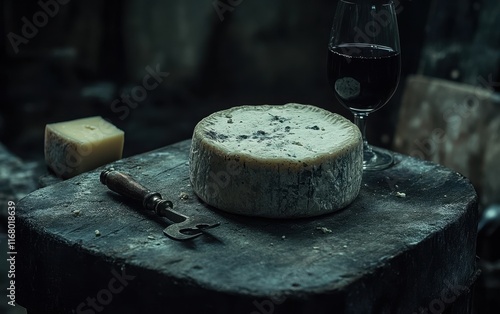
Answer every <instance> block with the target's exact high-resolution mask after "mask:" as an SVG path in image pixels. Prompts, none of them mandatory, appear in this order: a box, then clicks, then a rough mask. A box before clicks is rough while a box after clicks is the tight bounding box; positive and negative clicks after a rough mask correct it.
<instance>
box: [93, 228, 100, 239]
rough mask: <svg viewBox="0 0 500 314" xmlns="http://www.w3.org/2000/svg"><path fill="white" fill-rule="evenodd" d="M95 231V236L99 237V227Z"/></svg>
mask: <svg viewBox="0 0 500 314" xmlns="http://www.w3.org/2000/svg"><path fill="white" fill-rule="evenodd" d="M94 233H95V236H96V237H98V236H100V235H101V232H100V231H99V230H97V229H96V230H95V231H94Z"/></svg>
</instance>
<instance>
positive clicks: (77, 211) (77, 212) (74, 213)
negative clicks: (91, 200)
mask: <svg viewBox="0 0 500 314" xmlns="http://www.w3.org/2000/svg"><path fill="white" fill-rule="evenodd" d="M72 213H73V216H75V217H78V216H80V214H81V213H82V211H81V210H79V209H75V210H74V211H72Z"/></svg>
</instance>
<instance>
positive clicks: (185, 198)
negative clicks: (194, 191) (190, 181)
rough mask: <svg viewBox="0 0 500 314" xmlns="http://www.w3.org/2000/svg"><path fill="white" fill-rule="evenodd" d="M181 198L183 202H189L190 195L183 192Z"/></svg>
mask: <svg viewBox="0 0 500 314" xmlns="http://www.w3.org/2000/svg"><path fill="white" fill-rule="evenodd" d="M179 198H180V199H181V200H187V199H188V198H189V195H188V194H187V193H186V192H181V194H179Z"/></svg>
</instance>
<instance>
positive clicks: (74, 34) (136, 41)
mask: <svg viewBox="0 0 500 314" xmlns="http://www.w3.org/2000/svg"><path fill="white" fill-rule="evenodd" d="M49 2H51V1H49ZM62 2H64V1H62ZM51 3H52V2H51ZM53 3H56V4H57V6H50V7H48V8H49V11H52V12H56V11H57V12H56V13H54V14H52V15H53V17H50V16H49V17H48V19H46V21H44V19H43V16H42V17H40V12H43V7H41V6H40V5H39V4H38V3H37V1H14V0H5V1H4V2H3V4H2V8H1V9H2V11H3V12H2V13H3V14H2V16H3V17H4V23H3V24H2V27H3V31H4V32H3V33H4V34H7V36H4V37H3V38H2V40H3V47H4V49H3V50H2V63H3V67H4V73H6V74H7V75H6V77H7V83H6V84H2V86H3V95H4V98H3V101H2V104H1V107H0V142H3V143H4V144H5V145H6V146H7V147H8V148H9V149H11V150H12V151H13V152H15V153H16V154H18V155H19V156H21V157H23V158H26V159H40V158H42V157H43V156H42V152H43V140H42V139H43V128H44V126H45V124H46V123H50V122H55V121H63V120H68V119H74V118H79V117H84V116H89V115H102V116H104V117H106V118H107V119H110V120H111V121H112V122H113V123H115V124H116V125H117V126H119V127H120V128H123V129H124V130H125V131H126V144H125V155H126V156H129V155H132V154H136V153H139V152H143V151H148V150H151V149H154V148H157V147H161V146H163V145H167V144H169V143H172V142H176V141H179V140H182V139H186V138H189V137H190V136H191V132H192V129H193V127H194V125H195V124H196V123H197V122H198V121H199V120H200V119H201V118H203V117H204V116H206V115H208V114H209V113H211V112H214V111H216V110H220V109H222V108H228V107H231V106H235V105H240V104H267V103H270V104H282V103H287V102H299V103H309V104H314V105H317V106H320V107H323V108H326V109H329V110H331V111H334V112H338V113H341V114H343V115H344V116H346V117H349V118H351V115H350V113H349V112H348V111H347V110H345V109H344V108H342V107H341V106H340V104H338V103H337V102H336V101H335V99H334V96H333V93H332V91H331V90H330V89H329V87H328V86H327V81H326V52H327V48H326V47H327V42H328V37H329V33H330V28H331V23H332V19H333V15H334V10H335V7H336V1H326V0H322V1H314V2H308V1H299V0H291V1H290V0H288V1H285V0H276V1H264V0H258V1H255V0H253V1H248V0H247V1H231V2H227V1H220V2H219V4H220V3H227V4H230V3H233V5H235V4H236V5H235V6H230V7H227V10H226V11H224V9H223V7H221V6H220V5H219V6H217V7H218V8H219V12H217V10H216V9H215V4H217V2H216V1H213V0H205V1H201V0H169V1H160V0H154V1H153V0H152V1H140V0H128V1H117V0H111V1H95V0H90V1H76V0H75V1H69V2H68V3H67V4H64V5H63V4H59V3H58V2H55V1H53ZM429 5H430V1H429V0H424V1H400V2H399V4H398V6H399V8H400V10H401V12H400V14H399V24H400V33H401V34H400V35H401V45H402V53H403V70H402V81H401V82H404V79H405V77H406V76H407V75H408V74H410V73H414V72H416V70H417V67H418V63H419V61H418V60H419V56H420V53H421V47H422V44H423V41H424V35H425V23H426V19H427V12H428V9H429ZM24 18H26V19H27V20H28V21H31V22H33V19H34V18H35V19H37V21H35V22H38V25H40V27H36V25H35V27H36V32H37V33H36V34H35V35H33V36H31V37H32V38H28V37H27V36H23V30H29V31H31V32H27V33H26V34H29V35H31V34H30V33H33V32H34V31H33V30H31V29H23V27H24V28H26V26H25V24H26V19H24ZM35 24H36V23H35ZM9 34H10V35H9ZM12 34H15V35H19V36H23V37H24V38H25V39H27V40H26V42H24V41H18V38H17V37H15V36H14V35H12ZM26 34H24V35H26ZM9 36H10V37H9ZM12 42H14V43H15V45H14V46H16V47H13V45H12ZM16 50H17V51H16ZM147 67H151V68H156V67H158V68H159V69H160V71H161V72H168V73H169V75H168V76H167V77H165V78H164V80H163V81H162V82H161V84H159V85H158V87H156V88H154V89H153V90H151V91H148V93H147V97H146V98H145V99H144V100H142V101H140V102H137V106H136V108H129V109H130V110H128V111H125V110H126V109H127V107H129V106H128V105H126V103H125V101H124V98H123V97H122V95H125V96H124V97H127V95H130V93H131V92H132V93H134V92H138V91H137V89H136V90H134V87H136V86H138V85H139V86H141V85H142V79H143V78H144V76H145V75H146V73H147V71H146V68H147ZM402 86H403V83H401V85H400V88H399V90H398V93H397V94H396V95H395V96H394V97H393V99H392V100H391V102H390V103H389V104H388V105H387V106H386V107H385V108H383V109H382V110H380V111H379V112H377V113H376V114H374V115H373V116H372V117H371V118H370V123H369V126H368V128H369V129H368V132H369V138H370V140H371V141H372V142H373V143H374V144H377V145H380V146H386V147H388V146H389V145H390V143H391V141H392V136H393V132H394V128H395V123H396V117H397V112H398V106H399V100H400V96H401V95H400V94H401V90H402ZM134 95H136V96H141V97H136V98H138V99H142V98H143V97H142V95H140V94H134ZM116 99H118V100H119V101H120V103H118V104H117V103H115V105H112V104H113V101H114V100H116ZM132 99H133V96H132ZM122 100H123V101H122Z"/></svg>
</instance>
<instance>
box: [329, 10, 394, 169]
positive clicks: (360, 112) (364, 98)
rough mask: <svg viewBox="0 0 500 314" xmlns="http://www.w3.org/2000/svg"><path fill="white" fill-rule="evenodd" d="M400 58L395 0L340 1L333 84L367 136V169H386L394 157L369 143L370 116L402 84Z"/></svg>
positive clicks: (335, 23)
mask: <svg viewBox="0 0 500 314" xmlns="http://www.w3.org/2000/svg"><path fill="white" fill-rule="evenodd" d="M400 69H401V55H400V46H399V33H398V26H397V20H396V12H395V8H394V3H393V2H392V1H391V0H340V1H339V3H338V6H337V10H336V12H335V17H334V21H333V27H332V33H331V36H330V42H329V45H328V64H327V74H328V82H329V84H330V87H331V88H332V90H333V92H334V95H335V97H336V98H337V100H338V101H339V102H340V104H342V105H343V106H344V107H346V108H348V109H349V110H350V111H351V112H352V113H353V114H354V123H355V124H356V125H357V126H358V127H359V129H360V130H361V133H362V136H363V169H365V170H382V169H386V168H388V167H390V166H391V165H392V164H393V157H392V154H390V153H388V152H385V151H382V150H379V149H377V148H373V147H371V146H370V145H368V142H367V141H366V136H365V125H366V119H367V118H368V115H369V114H370V113H372V112H374V111H375V110H377V109H379V108H381V107H382V106H384V105H385V104H386V103H387V102H388V101H389V99H390V98H391V97H392V95H393V94H394V92H395V91H396V88H397V86H398V83H399V77H400Z"/></svg>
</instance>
